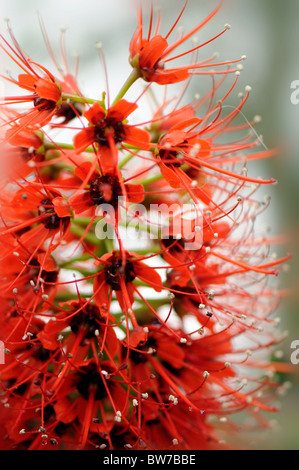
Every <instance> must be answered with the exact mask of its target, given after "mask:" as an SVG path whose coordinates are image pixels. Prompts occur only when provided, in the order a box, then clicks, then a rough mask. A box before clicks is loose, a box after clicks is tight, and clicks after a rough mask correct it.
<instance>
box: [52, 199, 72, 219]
mask: <svg viewBox="0 0 299 470" xmlns="http://www.w3.org/2000/svg"><path fill="white" fill-rule="evenodd" d="M52 202H53V204H54V208H55V212H56V214H57V215H58V217H72V212H71V210H70V206H69V204H68V202H67V201H66V199H64V197H55V198H54V199H52Z"/></svg>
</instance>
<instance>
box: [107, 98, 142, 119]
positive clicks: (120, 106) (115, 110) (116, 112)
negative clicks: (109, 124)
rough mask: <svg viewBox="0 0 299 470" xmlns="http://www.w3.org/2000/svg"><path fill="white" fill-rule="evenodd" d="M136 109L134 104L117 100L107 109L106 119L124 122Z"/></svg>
mask: <svg viewBox="0 0 299 470" xmlns="http://www.w3.org/2000/svg"><path fill="white" fill-rule="evenodd" d="M137 108H138V106H137V104H136V103H129V101H126V100H119V101H118V102H117V103H116V104H115V105H114V106H111V108H109V109H108V114H107V117H108V118H112V119H115V120H117V121H124V120H125V119H126V118H127V117H128V116H129V115H130V114H132V113H133V111H135V109H137Z"/></svg>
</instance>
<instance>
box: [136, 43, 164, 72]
mask: <svg viewBox="0 0 299 470" xmlns="http://www.w3.org/2000/svg"><path fill="white" fill-rule="evenodd" d="M167 46H168V44H167V41H166V39H165V38H162V36H154V37H153V38H152V39H151V40H150V41H149V42H148V43H147V44H145V46H144V48H143V50H142V51H141V52H140V56H139V67H140V68H141V69H144V68H145V69H152V68H153V67H154V65H156V63H157V62H158V60H159V59H161V57H162V55H163V52H164V51H165V50H166V49H167Z"/></svg>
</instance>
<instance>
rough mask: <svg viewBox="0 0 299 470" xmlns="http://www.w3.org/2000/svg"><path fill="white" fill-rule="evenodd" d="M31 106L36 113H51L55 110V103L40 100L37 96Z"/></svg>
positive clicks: (43, 99)
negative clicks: (36, 110)
mask: <svg viewBox="0 0 299 470" xmlns="http://www.w3.org/2000/svg"><path fill="white" fill-rule="evenodd" d="M33 104H34V106H35V107H36V108H37V109H38V111H52V110H53V109H55V108H56V103H55V101H51V100H46V99H45V98H40V97H39V96H37V97H36V98H35V99H34V100H33Z"/></svg>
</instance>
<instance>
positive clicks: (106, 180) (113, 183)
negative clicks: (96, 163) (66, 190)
mask: <svg viewBox="0 0 299 470" xmlns="http://www.w3.org/2000/svg"><path fill="white" fill-rule="evenodd" d="M121 194H122V191H121V186H120V183H119V181H118V179H117V178H116V177H114V176H110V175H104V176H99V177H98V178H96V179H94V180H93V181H92V182H91V183H90V190H89V196H90V199H91V200H92V202H93V204H96V205H98V206H99V205H101V204H110V205H111V206H112V207H113V208H114V209H116V208H117V206H118V197H119V196H121Z"/></svg>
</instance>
